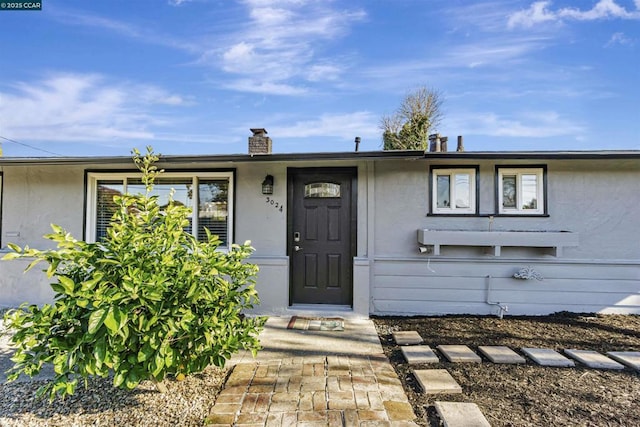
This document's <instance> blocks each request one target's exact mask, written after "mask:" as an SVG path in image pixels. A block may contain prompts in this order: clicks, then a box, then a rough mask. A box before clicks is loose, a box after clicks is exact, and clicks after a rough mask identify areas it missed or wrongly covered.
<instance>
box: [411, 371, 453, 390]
mask: <svg viewBox="0 0 640 427" xmlns="http://www.w3.org/2000/svg"><path fill="white" fill-rule="evenodd" d="M413 375H414V376H415V377H416V379H417V380H418V384H420V387H421V388H422V391H423V392H424V393H426V394H439V393H442V394H459V393H462V387H460V384H458V383H457V382H456V380H455V379H453V377H452V376H451V374H450V373H449V372H448V371H447V370H446V369H414V370H413Z"/></svg>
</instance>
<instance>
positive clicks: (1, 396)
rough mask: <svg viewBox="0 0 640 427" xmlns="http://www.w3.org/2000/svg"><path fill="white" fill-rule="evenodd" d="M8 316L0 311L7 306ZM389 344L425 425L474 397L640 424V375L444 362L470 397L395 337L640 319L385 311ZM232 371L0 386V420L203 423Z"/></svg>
mask: <svg viewBox="0 0 640 427" xmlns="http://www.w3.org/2000/svg"><path fill="white" fill-rule="evenodd" d="M0 315H1V313H0ZM373 320H374V323H375V324H376V328H377V330H378V333H379V335H380V338H381V341H382V344H383V348H384V351H385V353H386V354H387V356H388V357H389V359H390V361H391V363H392V365H393V366H394V368H395V370H396V372H397V373H398V376H399V378H400V379H401V380H402V382H403V385H404V388H405V391H406V392H407V395H408V396H409V401H410V402H411V404H412V405H413V407H414V410H415V412H416V414H417V415H418V419H417V422H418V424H420V425H422V426H438V425H439V420H438V418H437V416H436V414H435V410H434V408H433V403H434V402H435V401H436V400H448V401H462V402H473V403H476V404H478V405H479V406H480V408H481V410H482V412H483V413H484V414H485V416H486V417H487V419H488V420H489V422H490V423H491V424H492V425H493V426H498V427H499V426H638V425H640V373H638V372H635V371H632V370H630V369H625V370H624V371H599V370H594V369H589V368H585V367H581V366H578V367H576V368H544V367H541V366H537V365H535V364H533V363H532V362H531V361H528V362H527V364H526V365H515V366H514V365H495V364H492V363H490V362H488V361H486V360H484V361H483V363H482V364H479V365H477V364H466V365H460V364H452V363H449V362H445V361H443V359H442V358H441V360H442V361H441V362H440V363H439V364H438V365H437V367H438V368H446V369H447V370H448V371H449V372H450V373H451V375H452V376H453V377H454V378H455V379H456V381H458V383H459V384H460V385H461V386H462V389H463V394H462V395H449V396H439V397H433V396H431V397H430V396H426V395H423V394H422V393H420V391H419V387H418V385H417V382H416V381H415V378H414V377H413V375H412V374H411V369H412V368H418V369H429V368H433V367H434V366H433V365H413V366H409V365H408V364H407V363H406V362H405V360H404V357H403V356H402V353H401V352H400V349H399V347H398V346H397V345H395V343H394V342H393V339H392V337H391V333H392V332H394V331H404V330H415V331H418V332H419V333H420V335H421V336H422V338H423V339H424V340H425V344H428V345H430V346H432V348H435V347H436V346H437V345H439V344H464V345H468V346H469V347H471V348H472V349H474V350H477V347H478V346H480V345H507V346H509V347H511V348H512V349H514V350H516V351H517V352H520V351H519V349H520V348H521V347H544V348H553V349H556V350H562V349H567V348H574V349H590V350H596V351H599V352H602V353H605V352H607V351H640V316H617V315H611V316H599V315H571V314H558V315H554V316H544V317H505V318H504V319H503V320H500V319H497V318H493V317H476V316H445V317H378V318H374V319H373ZM227 374H228V371H227V370H225V369H218V368H215V367H211V368H209V369H207V370H206V371H205V372H203V373H201V374H198V375H194V376H190V377H188V378H187V379H185V380H184V381H174V380H168V381H166V385H167V388H168V392H167V393H158V392H157V391H156V390H155V386H154V385H153V384H152V383H150V382H145V383H142V384H141V386H140V387H138V388H137V389H136V390H133V391H125V390H120V389H115V388H113V387H112V386H111V381H110V380H109V379H98V380H92V381H90V382H89V384H88V388H86V389H85V388H83V387H79V388H78V391H77V392H76V394H75V395H74V396H72V397H70V398H67V399H66V400H65V401H60V400H57V401H55V402H54V403H52V404H50V403H49V402H48V401H47V400H44V401H42V400H36V399H35V397H34V396H35V391H36V390H37V388H38V387H39V386H40V385H41V384H42V383H41V382H40V381H29V382H15V383H9V384H0V426H2V427H4V426H87V425H91V426H118V425H119V426H177V425H179V426H201V425H202V423H203V420H204V418H205V417H206V416H207V415H208V414H209V411H210V409H211V407H212V406H213V404H214V402H215V399H216V397H217V395H218V393H219V391H220V390H221V388H222V386H223V385H224V381H225V378H226V376H227Z"/></svg>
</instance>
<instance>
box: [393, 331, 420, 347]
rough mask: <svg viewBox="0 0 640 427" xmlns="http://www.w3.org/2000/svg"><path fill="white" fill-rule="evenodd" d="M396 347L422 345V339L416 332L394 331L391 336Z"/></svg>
mask: <svg viewBox="0 0 640 427" xmlns="http://www.w3.org/2000/svg"><path fill="white" fill-rule="evenodd" d="M391 335H392V336H393V340H394V341H395V342H396V344H398V345H416V344H422V337H421V336H420V334H419V333H418V332H416V331H396V332H393V333H392V334H391Z"/></svg>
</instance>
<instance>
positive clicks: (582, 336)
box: [373, 313, 640, 426]
mask: <svg viewBox="0 0 640 427" xmlns="http://www.w3.org/2000/svg"><path fill="white" fill-rule="evenodd" d="M373 320H374V322H375V324H376V328H377V330H378V333H379V335H380V339H381V341H382V345H383V348H384V351H385V353H386V355H387V356H388V357H389V359H390V361H391V362H392V364H393V366H394V368H395V369H396V372H397V373H398V376H399V377H400V379H401V380H402V382H403V384H404V388H405V390H406V392H407V395H408V396H409V400H410V402H411V404H412V405H413V407H414V410H415V412H416V414H417V415H418V423H419V424H420V425H423V426H438V425H439V420H438V417H437V415H436V413H435V410H434V408H433V404H434V402H435V401H457V402H473V403H476V404H477V405H478V406H479V407H480V409H481V410H482V412H483V414H484V415H485V417H486V418H487V419H488V421H489V422H490V423H491V425H493V426H638V425H640V373H639V372H637V371H634V370H631V369H628V368H627V369H624V370H622V371H605V370H596V369H590V368H587V367H585V366H583V365H580V364H579V363H577V362H576V367H575V368H548V367H542V366H539V365H536V364H535V363H534V362H532V361H531V360H529V359H527V363H526V364H525V365H497V364H493V363H491V362H489V361H488V360H486V359H483V362H482V363H481V364H454V363H449V362H446V361H445V359H444V357H442V355H439V356H440V360H441V362H440V363H438V364H437V365H434V364H427V365H409V364H407V363H406V361H405V359H404V357H403V355H402V353H401V351H400V347H399V346H397V345H396V344H395V342H394V341H393V338H392V336H391V333H392V332H394V331H411V330H413V331H417V332H418V333H419V334H420V335H421V337H422V338H423V339H424V344H427V345H429V346H431V348H433V349H435V348H436V346H437V345H440V344H463V345H467V346H469V347H470V348H471V349H473V350H474V351H476V352H477V348H478V346H481V345H505V346H508V347H510V348H511V349H512V350H515V351H516V352H517V353H519V354H522V352H521V351H520V349H521V348H522V347H539V348H551V349H554V350H557V351H562V350H564V349H580V350H595V351H599V352H601V353H606V352H607V351H640V316H621V315H589V314H583V315H578V314H567V313H559V314H556V315H551V316H541V317H516V316H514V317H505V318H504V319H498V318H496V317H479V316H445V317H377V318H374V319H373ZM414 368H415V369H433V368H441V369H442V368H444V369H447V370H448V371H449V373H450V374H451V375H452V376H453V377H454V379H455V380H456V381H457V382H458V383H459V384H460V385H461V386H462V390H463V393H462V394H458V395H438V396H433V395H425V394H423V393H421V391H420V387H419V385H418V383H417V382H416V381H415V378H414V376H413V375H412V369H414Z"/></svg>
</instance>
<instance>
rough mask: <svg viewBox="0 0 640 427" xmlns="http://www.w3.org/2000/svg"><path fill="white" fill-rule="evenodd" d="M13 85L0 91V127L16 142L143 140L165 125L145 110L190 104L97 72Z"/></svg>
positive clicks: (178, 97) (164, 120)
mask: <svg viewBox="0 0 640 427" xmlns="http://www.w3.org/2000/svg"><path fill="white" fill-rule="evenodd" d="M13 89H14V90H12V91H5V92H0V128H1V129H2V131H3V134H5V135H6V136H8V137H10V138H14V139H17V140H21V139H23V140H29V141H65V142H92V141H109V140H112V139H127V140H147V139H151V138H153V137H154V133H153V130H152V129H153V128H154V127H158V126H162V125H163V124H166V119H164V118H163V117H162V116H161V115H160V114H158V115H156V116H154V115H152V114H151V113H149V111H151V110H153V109H154V108H158V107H161V106H180V105H188V104H189V102H188V101H186V100H185V99H184V98H182V97H180V96H179V95H176V94H171V93H168V92H166V91H164V90H163V89H160V88H157V87H154V86H149V85H136V84H126V83H125V84H122V83H110V82H108V81H106V79H105V78H104V77H103V76H100V75H97V74H56V75H53V76H50V77H48V78H45V79H43V80H41V81H38V82H35V83H34V82H29V83H26V82H19V83H16V84H15V85H14V86H13ZM34 112H37V114H34Z"/></svg>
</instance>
